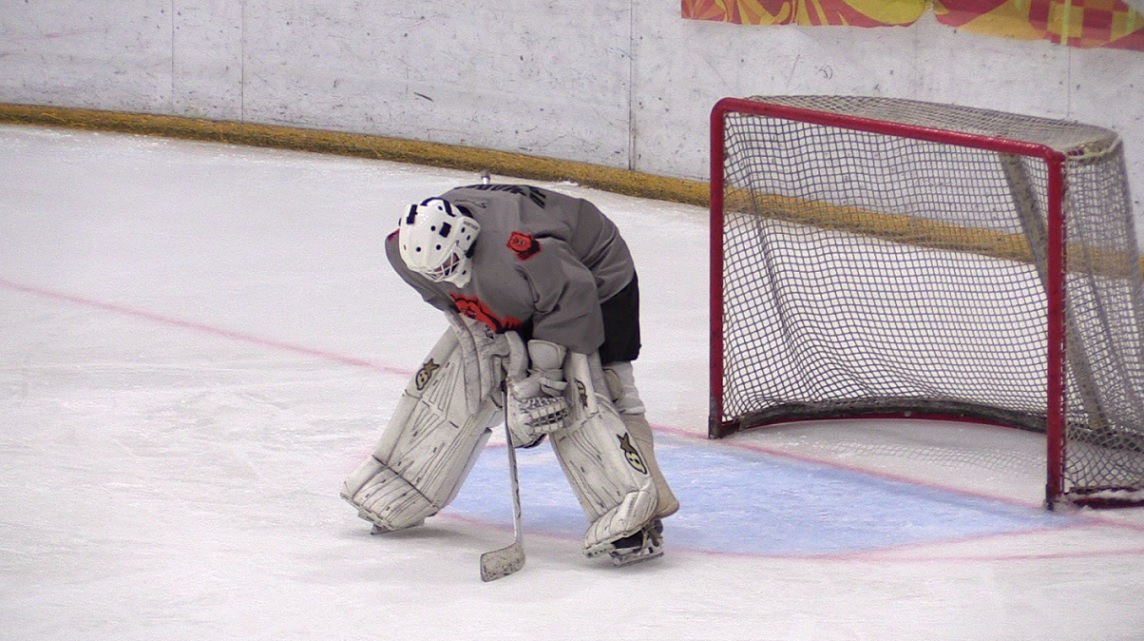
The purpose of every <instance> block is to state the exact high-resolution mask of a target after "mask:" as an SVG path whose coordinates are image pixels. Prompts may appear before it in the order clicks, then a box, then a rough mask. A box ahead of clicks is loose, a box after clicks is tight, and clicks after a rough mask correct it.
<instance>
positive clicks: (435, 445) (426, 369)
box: [341, 319, 508, 531]
mask: <svg viewBox="0 0 1144 641" xmlns="http://www.w3.org/2000/svg"><path fill="white" fill-rule="evenodd" d="M453 320H455V319H451V320H450V325H451V328H450V329H449V330H447V331H446V332H445V333H444V334H443V335H442V336H441V338H440V339H439V340H438V341H437V344H436V345H435V346H434V347H433V349H432V350H431V351H430V352H429V356H428V357H426V359H425V361H424V362H423V363H422V365H421V368H420V369H419V370H418V371H417V373H416V374H415V375H414V376H413V378H412V379H411V380H410V381H409V383H408V384H407V385H406V387H405V391H404V392H403V393H402V396H401V399H400V400H399V401H398V404H397V409H396V410H395V411H394V413H393V416H392V417H391V418H390V420H389V423H387V424H386V427H385V430H384V431H383V432H382V435H381V438H380V439H379V440H378V443H377V445H376V447H375V448H374V452H373V456H371V457H370V458H369V459H368V460H366V461H365V462H364V463H362V465H361V466H359V468H358V469H357V470H356V471H355V472H354V473H353V474H351V475H350V477H349V478H348V479H346V482H345V483H344V484H343V486H342V491H341V495H342V497H343V498H344V499H346V500H347V501H349V503H350V504H351V505H353V506H354V507H355V508H357V509H358V515H359V516H361V517H362V518H363V519H366V520H367V521H370V522H371V523H373V524H374V525H376V526H377V527H378V528H379V529H381V530H387V531H388V530H399V529H403V528H406V527H411V526H414V525H417V524H419V523H421V522H422V521H424V520H425V518H426V517H428V516H432V515H433V514H436V513H437V512H438V511H439V510H440V509H441V508H443V507H445V506H446V505H448V504H449V502H450V501H452V500H453V499H454V498H455V497H456V495H457V492H458V491H459V490H460V487H461V483H462V482H463V481H464V479H465V477H466V476H468V474H469V471H470V470H471V469H472V466H473V463H474V462H475V461H476V458H477V455H478V454H479V453H480V449H481V447H482V446H483V445H484V443H485V441H486V440H487V439H488V437H489V427H490V426H492V425H495V424H497V423H499V422H500V416H499V412H500V410H501V407H500V405H501V393H500V384H501V380H502V379H503V374H502V373H501V372H503V363H501V362H500V360H498V359H503V356H502V355H507V354H508V345H507V342H505V341H502V340H499V339H497V338H495V337H490V336H487V335H486V336H482V335H478V334H477V333H476V332H472V331H470V330H469V327H468V326H466V325H465V324H464V323H454V322H453ZM482 334H483V332H482ZM486 339H488V340H486Z"/></svg>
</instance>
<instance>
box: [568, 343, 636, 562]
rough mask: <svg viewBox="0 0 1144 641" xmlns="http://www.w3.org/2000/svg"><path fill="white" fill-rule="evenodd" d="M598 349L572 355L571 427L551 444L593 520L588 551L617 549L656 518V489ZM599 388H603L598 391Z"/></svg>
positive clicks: (586, 545)
mask: <svg viewBox="0 0 1144 641" xmlns="http://www.w3.org/2000/svg"><path fill="white" fill-rule="evenodd" d="M603 379H604V377H603V371H602V369H601V368H600V360H599V356H598V355H597V354H593V355H592V356H590V357H589V356H586V355H584V354H577V353H572V354H569V356H568V359H567V361H566V366H565V380H567V381H568V382H569V385H568V389H567V390H566V392H565V394H566V398H567V399H568V403H569V405H570V408H571V415H570V416H569V426H568V427H567V428H566V429H563V430H558V431H556V432H553V433H552V435H551V438H552V447H553V449H554V450H555V452H556V457H557V459H558V460H559V461H560V466H561V468H562V469H563V470H564V474H565V476H567V478H568V481H569V484H570V485H571V486H572V489H573V491H574V492H575V493H576V497H577V498H578V499H579V501H580V506H581V507H582V508H583V509H584V514H585V515H586V516H587V517H588V521H589V522H590V525H589V526H588V530H587V532H585V534H584V541H583V545H584V553H585V554H587V555H588V556H596V555H598V554H603V553H605V552H610V551H612V550H613V549H614V546H613V545H612V544H613V542H614V541H616V540H617V539H621V538H624V537H627V536H631V535H632V534H635V533H637V532H639V531H640V530H642V529H643V527H644V526H645V525H647V524H648V523H649V522H650V521H652V520H653V519H654V516H655V511H656V506H657V499H658V497H657V494H656V488H655V484H654V483H653V482H652V478H651V474H650V473H649V468H648V465H647V463H646V461H645V459H644V456H643V455H642V454H641V452H640V450H639V448H638V446H637V445H636V443H635V441H634V439H632V437H631V435H630V434H629V433H628V430H627V428H626V426H625V425H624V422H623V421H622V420H621V419H620V416H619V414H618V413H617V412H616V409H615V407H613V405H612V403H611V400H610V399H609V396H608V394H607V391H606V390H607V387H606V385H605V383H604V380H603ZM597 390H600V391H597Z"/></svg>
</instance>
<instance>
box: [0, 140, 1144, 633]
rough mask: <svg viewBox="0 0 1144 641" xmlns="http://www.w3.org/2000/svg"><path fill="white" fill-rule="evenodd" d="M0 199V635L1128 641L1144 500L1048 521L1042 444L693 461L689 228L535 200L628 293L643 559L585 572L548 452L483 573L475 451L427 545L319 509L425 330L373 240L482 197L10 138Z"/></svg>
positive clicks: (696, 404) (829, 443)
mask: <svg viewBox="0 0 1144 641" xmlns="http://www.w3.org/2000/svg"><path fill="white" fill-rule="evenodd" d="M0 176H3V178H2V179H0V417H2V418H0V421H2V429H0V460H2V464H0V639H4V640H8V639H11V640H13V641H17V640H19V641H38V640H58V639H74V640H88V639H90V640H97V639H98V640H107V641H132V640H154V639H163V640H164V641H176V640H184V639H185V640H188V641H189V640H194V641H201V640H204V639H216V640H220V639H274V640H278V641H281V640H294V639H299V640H302V639H315V640H335V639H337V640H343V639H363V640H365V639H433V640H438V639H498V640H505V639H529V640H536V641H543V640H570V639H577V640H579V639H583V640H588V639H609V640H622V639H633V640H635V639H638V640H660V639H664V640H670V639H719V640H733V639H755V640H806V641H841V640H851V639H870V640H877V641H907V640H908V641H915V640H922V639H924V640H927V641H942V640H966V641H969V640H973V641H988V640H1012V641H1018V640H1020V641H1027V640H1030V639H1037V640H1040V641H1047V640H1061V641H1065V640H1069V641H1078V640H1086V639H1090V640H1093V641H1096V640H1099V641H1140V640H1141V639H1144V510H1122V511H1100V512H1096V511H1089V510H1084V511H1074V510H1065V511H1057V512H1046V511H1045V510H1043V509H1042V507H1041V499H1042V496H1043V492H1044V490H1043V486H1044V472H1043V469H1042V468H1043V458H1044V454H1043V450H1044V438H1043V437H1042V436H1039V435H1036V434H1030V433H1026V432H1020V431H1017V430H1008V429H1003V428H994V427H984V426H980V425H966V424H956V423H936V422H921V421H860V422H859V421H851V422H848V421H834V422H820V423H815V424H803V425H797V426H787V427H780V428H774V429H767V430H760V431H756V432H751V433H746V434H740V435H737V436H735V437H733V438H730V439H725V440H723V441H708V440H706V438H705V434H706V418H707V373H706V369H707V356H706V341H707V311H706V308H707V273H708V270H707V244H706V243H707V240H706V239H707V230H706V218H705V212H704V211H702V210H701V209H698V208H694V207H687V206H680V205H673V204H665V203H660V202H655V201H646V200H639V199H635V198H629V197H623V196H617V195H614V194H608V193H604V192H599V191H593V190H589V189H586V188H582V187H580V186H577V185H574V184H567V183H561V184H551V185H547V186H549V187H552V188H555V189H559V190H563V191H566V192H567V193H571V194H574V195H577V196H586V197H588V198H590V199H591V200H593V201H595V202H596V203H597V204H598V205H600V206H601V208H602V209H603V210H604V211H605V212H607V213H608V214H609V215H610V216H611V217H612V218H613V219H614V220H615V221H616V222H617V223H618V224H619V226H620V228H621V229H622V230H623V232H624V234H625V236H626V238H627V239H628V241H629V243H630V245H631V247H632V251H633V254H634V255H635V258H636V262H637V266H638V268H639V270H640V281H641V289H642V290H643V318H644V352H643V355H642V357H641V358H640V360H639V361H638V362H637V364H636V375H637V380H638V382H639V384H640V387H641V391H642V393H643V396H644V400H645V401H646V402H647V405H648V407H649V418H650V419H651V422H652V424H653V426H654V427H655V429H656V433H657V450H658V452H659V455H660V461H661V464H662V466H663V468H664V470H665V472H666V474H667V476H668V478H669V479H670V480H671V481H672V483H673V485H674V487H675V489H676V492H677V494H679V496H680V499H681V500H682V502H683V504H684V508H683V510H682V511H681V512H680V513H679V514H678V515H676V516H674V517H672V518H670V519H668V520H667V522H666V525H667V531H666V541H667V555H666V556H665V557H664V558H662V559H659V560H656V561H652V562H649V563H646V564H642V565H637V566H631V567H627V568H613V567H611V566H610V565H609V564H608V563H607V561H603V560H591V559H587V558H585V557H584V556H583V555H582V554H581V553H580V550H579V540H580V537H581V535H582V533H583V530H584V528H585V526H586V523H585V522H584V517H583V515H582V513H581V512H580V510H579V507H578V506H577V504H576V502H575V499H574V498H573V496H572V494H571V490H570V489H569V488H568V486H567V484H566V483H565V482H564V480H563V476H562V474H561V472H560V470H559V468H558V466H557V463H556V461H555V459H554V457H553V455H552V453H551V449H550V448H549V447H548V446H547V445H542V446H541V447H539V448H536V449H533V450H527V451H521V452H520V453H519V459H520V464H521V483H522V490H521V491H522V501H523V514H524V516H523V518H524V529H525V547H526V550H527V554H528V561H527V564H526V565H525V567H524V569H523V570H522V571H520V572H519V573H517V574H515V575H512V576H510V577H508V578H505V579H503V580H500V581H496V582H492V583H482V582H481V581H480V578H479V573H478V565H477V560H478V557H479V556H480V554H481V553H482V552H484V551H488V550H490V549H494V548H498V547H501V546H504V545H507V544H508V542H510V541H511V539H512V531H511V522H510V514H511V508H510V497H509V491H508V485H507V480H506V477H505V463H504V461H505V456H504V450H503V440H502V439H497V438H495V437H494V439H493V441H492V442H491V443H490V445H489V446H488V447H487V449H486V451H485V452H483V453H482V455H481V456H480V458H479V460H478V462H477V465H476V468H475V469H474V470H473V473H472V475H471V476H470V478H469V480H468V482H467V483H466V485H465V487H464V489H463V490H462V492H461V494H460V496H459V497H458V498H457V500H456V502H455V503H454V504H453V505H451V506H450V507H449V508H447V509H446V510H445V511H444V512H442V513H441V514H440V515H438V516H436V517H434V518H432V519H430V520H429V521H428V522H427V523H426V525H425V526H423V527H421V528H416V529H413V530H409V531H405V532H400V533H396V534H391V535H388V536H370V534H369V525H368V524H367V523H366V522H364V521H362V520H359V519H358V518H357V517H356V515H355V513H354V511H353V510H352V509H351V508H350V507H349V506H348V505H346V504H345V503H344V502H342V501H341V500H340V499H339V498H338V489H339V487H340V485H341V482H342V480H343V479H344V478H345V476H346V475H348V474H349V473H350V472H351V471H352V470H353V469H354V468H355V467H356V466H357V465H358V463H360V462H361V461H362V460H363V459H364V458H365V457H366V456H368V454H369V452H370V451H371V449H372V447H373V444H374V442H375V441H376V439H377V437H378V435H379V433H380V430H381V427H382V426H383V425H384V423H385V421H386V419H387V418H388V416H389V412H390V411H391V410H392V408H393V407H394V404H395V403H396V401H397V398H398V396H399V394H400V392H401V389H402V388H403V387H404V385H405V383H406V381H407V379H408V378H409V376H411V375H412V373H413V371H414V370H415V369H416V367H417V366H418V365H419V363H420V361H421V358H422V357H423V356H424V355H425V353H426V352H427V351H428V349H429V347H430V346H431V345H432V344H433V342H434V341H435V339H436V338H437V337H438V336H439V335H440V334H441V332H442V331H444V330H445V327H446V325H445V321H444V319H443V318H442V317H441V315H440V314H439V313H438V312H436V311H434V310H432V309H431V308H429V307H428V306H427V305H425V304H423V303H422V302H421V301H420V299H419V298H418V296H417V295H416V294H415V293H414V292H413V291H412V290H410V289H408V288H407V287H406V286H405V285H404V284H402V283H401V282H400V280H399V279H398V278H397V276H396V275H394V274H393V273H391V272H390V270H389V268H388V265H387V264H386V262H385V258H384V256H383V250H382V241H383V239H384V237H385V235H386V234H387V233H389V232H390V231H391V230H392V229H393V228H394V227H395V225H396V220H397V216H398V213H399V212H400V211H401V209H402V208H403V207H404V206H406V205H407V204H408V203H409V202H412V201H419V200H421V199H423V198H425V197H428V196H431V195H436V194H439V193H441V192H443V191H445V190H447V189H449V188H451V187H454V186H457V185H460V184H469V183H474V182H477V177H476V176H474V175H472V174H469V173H463V172H454V171H445V170H438V169H428V168H424V167H417V166H410V165H400V164H393V163H387V162H379V161H368V160H359V159H347V158H339V157H331V156H322V155H315V154H306V153H294V152H283V151H277V150H266V149H250V148H242V147H233V146H225V145H216V144H208V143H195V142H185V141H174V140H166V139H159V138H146V137H134V136H124V135H114V134H106V133H84V132H76V131H69V130H52V129H42V128H30V127H20V126H2V127H0ZM494 179H495V180H499V181H508V180H511V179H507V178H503V177H494Z"/></svg>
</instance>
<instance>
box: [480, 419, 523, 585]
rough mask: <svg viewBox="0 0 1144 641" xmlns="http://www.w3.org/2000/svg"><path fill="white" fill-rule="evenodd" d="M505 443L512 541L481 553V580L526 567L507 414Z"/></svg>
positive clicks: (518, 490) (488, 579)
mask: <svg viewBox="0 0 1144 641" xmlns="http://www.w3.org/2000/svg"><path fill="white" fill-rule="evenodd" d="M506 414H507V413H506ZM504 425H505V427H504V435H505V444H504V448H505V449H506V450H508V478H509V484H510V485H511V486H512V536H513V540H512V543H511V544H510V545H509V546H508V547H503V548H500V549H499V550H492V551H490V552H485V553H484V554H482V555H481V580H482V581H485V582H488V581H495V580H497V579H501V578H504V577H506V576H508V575H510V574H512V573H514V572H516V571H517V570H519V569H520V568H522V567H524V533H523V532H522V531H521V527H520V479H519V478H518V477H517V471H516V451H515V450H514V448H513V446H512V431H511V430H510V429H509V427H508V416H507V415H506V416H505V424H504Z"/></svg>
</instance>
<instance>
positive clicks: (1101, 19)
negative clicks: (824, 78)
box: [682, 0, 1144, 51]
mask: <svg viewBox="0 0 1144 641" xmlns="http://www.w3.org/2000/svg"><path fill="white" fill-rule="evenodd" d="M682 4H683V17H684V18H690V19H692V20H716V21H720V22H732V23H736V24H746V25H801V26H818V25H834V26H851V27H889V26H906V25H910V24H913V23H914V22H915V21H917V19H918V18H920V17H921V16H922V14H924V13H925V12H926V10H927V9H929V8H930V7H931V6H932V7H933V12H934V15H935V16H936V17H937V19H938V21H939V22H941V23H942V24H945V25H949V26H951V27H955V28H958V29H963V30H965V31H972V32H974V33H981V34H986V35H993V36H1002V37H1007V38H1018V39H1022V40H1049V41H1052V42H1056V43H1059V44H1065V45H1068V46H1070V47H1086V48H1087V47H1113V48H1119V49H1132V50H1135V51H1144V16H1141V14H1140V13H1138V12H1136V11H1134V10H1133V9H1131V8H1130V7H1129V6H1128V5H1127V4H1125V3H1124V2H1123V0H682Z"/></svg>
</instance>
